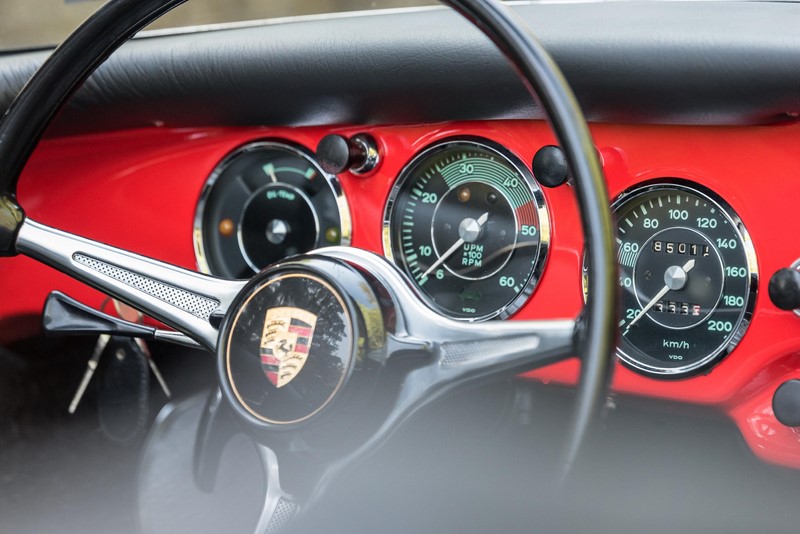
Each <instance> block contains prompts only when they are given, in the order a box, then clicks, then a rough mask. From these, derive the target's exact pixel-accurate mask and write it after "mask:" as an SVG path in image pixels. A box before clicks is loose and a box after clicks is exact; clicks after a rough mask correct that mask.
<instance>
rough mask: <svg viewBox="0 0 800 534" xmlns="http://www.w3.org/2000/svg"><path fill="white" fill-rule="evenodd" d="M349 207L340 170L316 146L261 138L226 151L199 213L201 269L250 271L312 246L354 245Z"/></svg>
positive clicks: (228, 274)
mask: <svg viewBox="0 0 800 534" xmlns="http://www.w3.org/2000/svg"><path fill="white" fill-rule="evenodd" d="M350 228H351V226H350V213H349V211H348V207H347V202H346V200H345V198H344V195H343V194H342V190H341V187H340V185H339V183H338V181H337V179H336V177H335V176H332V175H328V174H326V173H325V172H324V171H323V170H322V169H321V168H319V166H318V165H317V164H316V162H315V160H314V158H313V155H312V154H311V152H309V151H307V150H305V149H304V148H302V147H300V146H297V145H293V144H290V143H284V142H276V141H259V142H254V143H250V144H247V145H245V146H243V147H241V148H239V149H237V150H235V151H234V152H233V153H232V154H230V155H229V156H228V157H226V158H225V159H224V160H223V161H222V162H221V163H220V164H219V165H218V166H217V167H216V168H215V169H214V171H213V172H212V173H211V175H210V177H209V178H208V180H207V181H206V184H205V187H204V188H203V192H202V194H201V197H200V201H199V202H198V205H197V210H196V213H195V225H194V248H195V256H196V259H197V264H198V267H199V268H200V270H201V271H203V272H206V273H210V274H214V275H217V276H221V277H224V278H249V277H251V276H252V275H253V274H255V273H256V272H258V271H259V270H261V269H263V268H264V267H266V266H267V265H270V264H271V263H274V262H276V261H278V260H281V259H283V258H285V257H288V256H293V255H295V254H302V253H304V252H308V251H310V250H312V249H315V248H319V247H324V246H333V245H348V244H350Z"/></svg>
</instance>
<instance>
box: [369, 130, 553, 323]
mask: <svg viewBox="0 0 800 534" xmlns="http://www.w3.org/2000/svg"><path fill="white" fill-rule="evenodd" d="M549 236H550V228H549V219H548V215H547V209H546V207H545V205H544V197H543V195H542V192H541V190H540V189H539V187H538V186H537V185H536V183H535V181H534V179H533V176H532V175H531V173H530V171H529V170H528V169H527V168H526V167H525V165H524V164H523V163H522V162H521V161H520V160H519V159H518V158H516V157H515V156H514V155H512V154H510V153H509V152H508V151H506V150H504V149H503V148H501V147H500V146H498V145H496V144H494V143H491V142H488V141H484V140H475V139H461V140H450V141H446V142H443V143H439V144H437V145H434V146H432V147H430V148H428V149H427V150H425V151H424V152H422V153H421V154H420V155H419V156H417V157H416V158H415V159H414V160H413V161H412V162H411V163H410V164H409V165H408V166H407V167H406V169H405V170H404V171H403V172H402V174H401V175H400V177H399V179H398V180H397V184H396V185H395V186H394V188H393V189H392V192H391V194H390V197H389V201H388V203H387V206H386V212H385V217H384V250H385V252H386V255H387V256H388V257H389V258H390V259H393V260H394V261H395V262H396V263H397V264H398V265H399V266H400V267H401V268H403V269H404V270H405V271H406V273H407V274H408V276H409V277H410V278H411V280H412V281H413V283H414V284H415V286H416V288H417V289H418V290H419V292H420V294H421V295H422V296H423V298H424V299H425V300H426V301H427V302H428V303H429V304H430V305H431V306H432V307H433V308H435V309H437V310H438V311H440V312H441V313H443V314H445V315H448V316H450V317H453V318H456V319H462V320H472V321H477V320H484V319H489V318H492V317H498V316H499V317H501V318H505V317H508V316H509V315H511V314H512V313H514V312H515V311H516V310H517V309H519V307H520V306H521V305H522V304H523V303H524V302H525V300H526V299H527V298H528V297H529V296H530V295H531V293H532V292H533V289H534V286H535V284H536V282H537V280H538V278H539V276H540V274H541V270H542V267H543V265H544V260H545V255H546V252H547V245H548V241H549Z"/></svg>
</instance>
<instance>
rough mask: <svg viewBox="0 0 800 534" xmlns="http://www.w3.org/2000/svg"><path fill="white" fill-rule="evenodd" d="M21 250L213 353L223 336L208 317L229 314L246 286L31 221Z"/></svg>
mask: <svg viewBox="0 0 800 534" xmlns="http://www.w3.org/2000/svg"><path fill="white" fill-rule="evenodd" d="M16 246H17V250H18V251H19V252H20V253H21V254H24V255H26V256H28V257H31V258H33V259H35V260H38V261H40V262H42V263H44V264H47V265H49V266H51V267H54V268H55V269H57V270H59V271H61V272H63V273H66V274H68V275H70V276H72V277H73V278H76V279H78V280H80V281H82V282H85V283H87V284H89V285H91V286H92V287H95V288H97V289H99V290H100V291H103V292H104V293H107V294H109V295H111V296H112V297H114V298H117V299H119V300H121V301H123V302H125V303H126V304H128V305H130V306H133V307H134V308H136V309H138V310H141V311H142V312H143V313H146V314H148V315H151V316H153V317H155V318H156V319H158V320H160V321H163V322H164V323H166V324H168V325H169V326H171V327H173V328H175V329H176V330H179V331H181V332H183V333H185V334H186V335H188V336H189V337H191V338H192V339H194V340H196V341H197V342H198V343H200V344H201V345H203V346H204V347H206V348H208V349H214V348H215V347H216V344H217V338H218V336H219V333H218V331H217V329H216V328H215V327H213V326H212V325H211V324H210V323H209V322H208V317H209V316H210V315H211V314H212V313H216V314H222V313H225V312H226V311H227V310H228V307H229V306H230V304H231V302H232V301H233V299H234V298H235V297H236V295H237V294H238V293H239V291H240V290H241V288H242V287H244V284H245V283H246V282H245V281H242V280H236V281H228V280H223V279H220V278H214V277H211V276H207V275H203V274H199V273H196V272H194V271H189V270H187V269H183V268H180V267H176V266H174V265H170V264H168V263H163V262H160V261H157V260H153V259H150V258H147V257H145V256H141V255H139V254H134V253H132V252H127V251H124V250H121V249H118V248H115V247H111V246H109V245H104V244H102V243H97V242H95V241H91V240H89V239H85V238H83V237H78V236H75V235H72V234H69V233H67V232H62V231H60V230H56V229H55V228H50V227H49V226H45V225H43V224H39V223H37V222H35V221H32V220H30V219H27V220H25V222H24V223H23V225H22V227H21V229H20V231H19V236H18V237H17V244H16ZM103 265H107V266H110V267H111V268H112V269H111V270H107V269H105V268H104V267H103ZM125 280H127V281H125ZM162 290H163V291H162ZM159 291H162V292H159ZM187 299H188V300H187ZM191 303H202V304H201V306H205V308H203V311H202V312H199V311H198V310H196V309H192V306H193V304H191ZM212 305H214V308H215V309H214V310H211V309H210V308H211V306H212ZM190 309H191V310H192V311H189V310H190ZM193 312H194V313H193ZM206 313H207V314H206ZM203 316H204V317H203Z"/></svg>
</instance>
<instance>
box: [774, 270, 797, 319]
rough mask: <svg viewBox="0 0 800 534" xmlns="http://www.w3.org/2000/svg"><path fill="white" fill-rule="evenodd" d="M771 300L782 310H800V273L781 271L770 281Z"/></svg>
mask: <svg viewBox="0 0 800 534" xmlns="http://www.w3.org/2000/svg"><path fill="white" fill-rule="evenodd" d="M769 299H770V300H771V301H772V303H773V304H774V305H775V306H777V307H778V308H780V309H782V310H794V309H797V308H800V271H798V270H797V269H781V270H780V271H778V272H776V273H775V274H773V275H772V278H771V279H770V281H769Z"/></svg>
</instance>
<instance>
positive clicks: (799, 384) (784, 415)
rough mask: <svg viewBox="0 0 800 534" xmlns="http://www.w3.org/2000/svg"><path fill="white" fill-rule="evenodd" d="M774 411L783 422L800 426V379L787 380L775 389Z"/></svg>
mask: <svg viewBox="0 0 800 534" xmlns="http://www.w3.org/2000/svg"><path fill="white" fill-rule="evenodd" d="M772 411H773V413H775V418H776V419H777V420H778V421H779V422H780V423H781V424H783V425H786V426H790V427H796V426H800V380H796V379H795V380H787V381H786V382H784V383H783V384H781V385H780V387H778V389H776V390H775V394H774V395H773V396H772Z"/></svg>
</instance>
